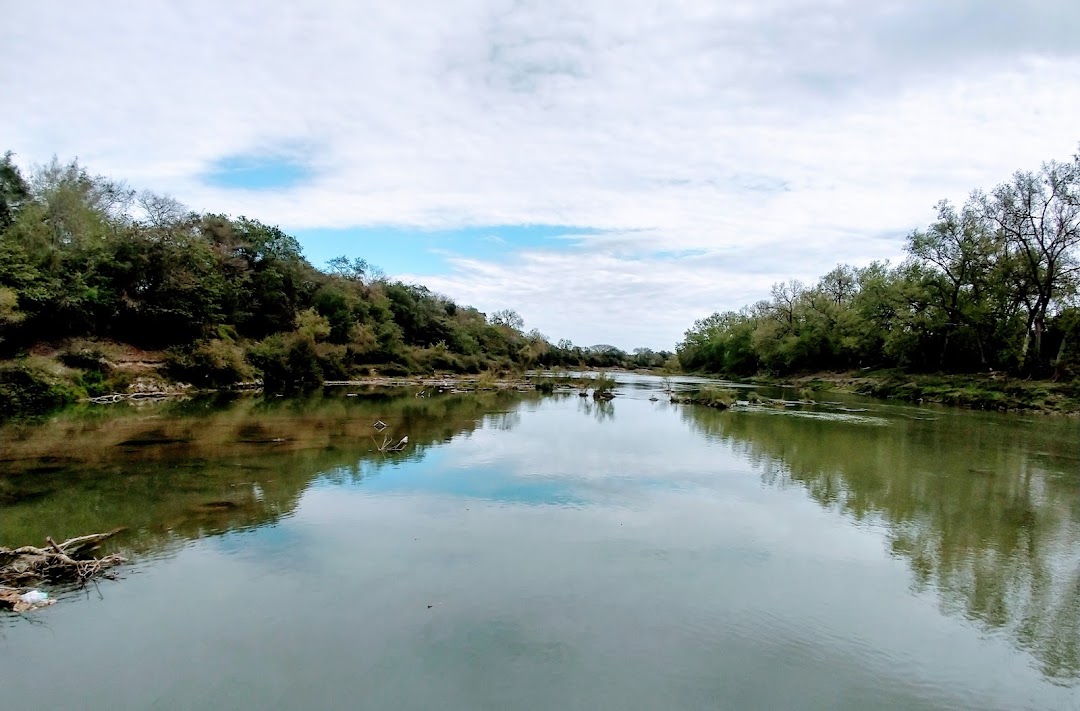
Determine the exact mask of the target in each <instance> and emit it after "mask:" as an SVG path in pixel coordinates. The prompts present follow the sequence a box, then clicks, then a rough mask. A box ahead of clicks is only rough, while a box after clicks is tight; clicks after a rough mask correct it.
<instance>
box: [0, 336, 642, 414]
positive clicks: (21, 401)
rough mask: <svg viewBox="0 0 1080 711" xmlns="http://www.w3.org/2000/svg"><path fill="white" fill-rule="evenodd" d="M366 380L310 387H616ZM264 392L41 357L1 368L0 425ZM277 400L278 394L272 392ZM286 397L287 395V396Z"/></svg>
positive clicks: (599, 379)
mask: <svg viewBox="0 0 1080 711" xmlns="http://www.w3.org/2000/svg"><path fill="white" fill-rule="evenodd" d="M362 370H364V371H366V373H367V374H364V375H356V376H354V377H351V378H348V379H340V380H331V379H325V380H322V379H319V380H312V382H311V383H309V384H308V387H305V388H303V389H297V390H295V391H293V390H290V391H285V392H300V391H301V390H312V389H317V388H319V387H334V386H346V387H366V388H393V387H411V388H418V389H419V391H420V392H418V393H417V395H418V396H423V395H424V394H425V393H435V392H471V391H478V390H488V391H490V390H511V389H514V390H523V391H527V390H541V391H543V392H552V391H554V390H555V389H556V388H558V387H563V388H568V389H593V390H594V391H597V390H598V391H599V392H600V394H601V395H607V394H608V393H610V390H611V389H612V388H613V387H614V381H613V380H611V379H610V378H607V377H606V376H603V375H602V374H601V375H599V376H597V375H590V374H589V371H586V370H562V369H559V370H556V371H554V372H551V373H549V374H547V375H545V376H537V375H536V374H535V373H533V374H530V373H529V372H526V371H524V370H515V369H502V370H495V369H488V370H484V371H482V372H479V373H460V372H453V371H435V372H431V371H429V372H428V373H426V374H422V375H421V374H400V373H398V372H396V371H397V370H398V369H397V368H395V367H392V366H391V367H388V368H386V370H388V371H390V373H385V374H384V373H382V372H380V371H381V370H382V369H380V368H378V367H377V366H371V367H368V368H364V369H362ZM626 372H630V371H626ZM263 389H264V383H263V381H262V380H258V379H255V380H243V381H237V382H230V383H222V384H217V385H213V386H207V385H199V384H193V383H191V382H187V381H184V380H181V379H178V378H176V377H174V373H173V371H172V370H171V369H170V368H169V364H168V361H167V359H166V357H165V356H164V354H162V353H154V352H147V351H137V350H135V349H131V348H130V347H120V346H115V347H114V348H113V352H112V353H110V354H109V356H108V357H105V356H102V355H100V354H97V353H95V354H93V355H92V356H88V357H86V358H83V359H81V360H80V359H78V358H72V357H70V354H69V353H65V352H63V351H57V350H55V349H54V350H52V351H51V352H49V351H44V350H40V351H39V352H37V353H34V354H32V355H31V356H29V357H27V358H22V359H18V360H11V361H3V362H0V420H2V419H5V418H14V417H22V416H33V415H42V414H45V413H48V412H51V411H53V410H56V409H58V408H60V407H63V406H65V405H70V404H74V403H78V402H89V403H95V404H109V403H114V402H121V401H126V400H154V399H166V398H176V397H188V396H192V395H197V394H206V393H215V392H250V391H261V390H263ZM272 391H273V392H275V393H277V392H278V391H277V390H272ZM283 394H284V393H283Z"/></svg>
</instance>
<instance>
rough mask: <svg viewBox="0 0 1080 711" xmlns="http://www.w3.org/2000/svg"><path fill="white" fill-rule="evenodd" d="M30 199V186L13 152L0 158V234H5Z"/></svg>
mask: <svg viewBox="0 0 1080 711" xmlns="http://www.w3.org/2000/svg"><path fill="white" fill-rule="evenodd" d="M29 197H30V186H29V185H28V184H27V182H26V180H24V179H23V176H22V173H21V172H20V171H19V166H17V165H15V154H14V153H12V152H11V151H8V152H6V153H4V157H3V158H0V232H3V231H4V230H5V229H7V228H8V226H10V225H11V223H12V222H14V221H15V218H16V216H18V214H19V209H20V208H21V207H22V206H23V204H24V203H25V202H26V200H27V199H28V198H29Z"/></svg>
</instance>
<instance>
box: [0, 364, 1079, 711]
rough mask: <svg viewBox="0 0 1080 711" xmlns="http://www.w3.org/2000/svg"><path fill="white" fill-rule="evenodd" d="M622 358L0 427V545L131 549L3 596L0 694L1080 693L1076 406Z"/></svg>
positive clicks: (17, 700) (176, 700)
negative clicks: (108, 534) (714, 399)
mask: <svg viewBox="0 0 1080 711" xmlns="http://www.w3.org/2000/svg"><path fill="white" fill-rule="evenodd" d="M618 380H619V384H618V387H617V388H616V393H617V397H616V398H615V399H614V400H612V401H610V402H597V401H594V400H593V399H592V398H581V397H578V396H577V394H576V393H574V392H556V393H555V394H554V395H547V396H544V395H540V394H538V393H516V392H504V393H480V394H452V393H444V394H436V393H433V392H431V391H428V392H427V393H426V396H425V397H418V396H417V394H416V391H415V390H413V391H374V390H365V389H362V388H355V389H353V391H350V390H349V389H347V388H334V389H328V390H327V392H326V393H324V394H322V395H319V396H314V397H310V398H304V399H287V398H283V399H278V398H271V399H265V400H264V399H261V398H257V397H238V398H233V399H230V398H223V397H222V398H208V399H196V400H190V401H185V402H171V403H149V404H142V405H134V406H129V405H124V404H120V405H113V406H97V407H91V406H87V407H77V408H72V409H69V410H66V411H63V412H61V413H59V414H57V415H55V416H52V417H50V418H48V419H47V420H45V421H41V422H33V423H20V424H9V425H7V426H4V427H2V428H0V545H8V546H17V545H24V544H41V543H42V542H43V541H44V538H45V536H52V537H54V538H56V539H60V538H62V537H69V536H76V535H81V534H85V533H92V532H99V531H105V530H109V529H112V528H114V527H118V526H124V527H126V528H127V531H126V532H125V533H123V534H121V535H120V536H118V537H117V538H116V539H114V540H113V541H112V542H110V543H109V544H108V548H107V550H109V551H117V552H123V553H125V554H126V555H128V557H130V558H131V560H132V562H131V564H130V565H128V566H125V567H124V568H121V569H120V570H119V574H120V578H119V579H118V580H115V581H101V582H99V583H98V584H97V585H92V586H90V587H89V588H87V589H85V590H75V591H53V593H54V595H58V597H59V603H58V604H56V605H54V606H52V607H50V608H46V609H43V610H40V611H36V612H34V613H30V614H27V615H24V616H15V615H11V614H8V615H6V616H0V699H2V700H3V702H4V705H5V706H6V707H8V708H12V709H30V708H37V709H75V708H88V709H103V708H109V709H298V708H310V709H322V708H341V709H395V710H398V709H435V708H438V709H560V710H567V709H619V710H625V709H704V708H718V709H865V708H876V709H1010V710H1012V709H1066V710H1071V711H1075V710H1076V709H1080V421H1078V420H1076V419H1068V418H1050V417H1026V416H1021V415H1005V414H998V413H982V412H971V411H964V410H957V409H948V408H941V407H916V406H912V405H906V404H894V403H891V402H881V401H872V400H866V399H862V398H858V397H856V396H847V395H843V396H842V395H834V394H829V393H826V394H824V395H823V396H822V397H823V399H828V400H830V401H831V402H830V403H821V404H815V405H801V406H792V407H771V406H751V407H743V408H737V409H733V410H728V411H718V410H713V409H708V408H703V407H698V406H692V405H673V404H671V403H670V402H669V400H670V396H669V394H668V393H667V392H665V390H667V389H668V388H673V389H676V390H678V389H685V388H689V387H693V386H695V385H696V381H695V379H692V378H676V379H675V380H674V381H665V380H662V379H660V378H655V377H649V376H639V375H629V374H623V375H620V376H618ZM757 390H758V392H760V393H761V394H762V395H767V396H773V397H783V396H787V397H791V394H790V393H783V392H780V391H773V390H768V389H763V388H758V389H757ZM378 421H381V422H382V423H384V424H385V425H386V429H385V430H384V431H382V432H377V431H376V428H375V427H373V425H374V424H375V423H376V422H378ZM406 435H407V436H408V438H409V439H408V443H407V444H406V445H405V447H404V449H402V450H401V451H398V452H389V451H383V452H380V451H378V445H381V444H382V443H383V442H384V441H386V440H389V441H392V442H396V441H398V440H400V438H401V437H403V436H406Z"/></svg>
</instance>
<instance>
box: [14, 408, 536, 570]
mask: <svg viewBox="0 0 1080 711" xmlns="http://www.w3.org/2000/svg"><path fill="white" fill-rule="evenodd" d="M535 399H536V397H535V396H534V395H524V394H508V393H486V394H479V395H450V394H448V395H443V396H440V397H436V398H418V397H416V396H415V393H413V392H405V393H384V392H379V393H368V394H366V395H365V396H364V397H362V398H361V397H348V393H344V392H336V393H334V392H331V393H329V394H328V395H327V396H325V397H318V396H316V397H312V398H307V399H296V400H287V399H269V400H263V399H259V398H253V397H247V398H240V399H234V400H231V401H225V402H222V401H221V400H195V401H189V402H178V403H168V404H159V405H157V406H154V407H149V408H128V407H123V406H121V407H120V408H115V409H109V410H106V409H105V408H97V409H90V410H74V411H68V412H65V413H64V414H62V415H60V416H58V417H55V418H53V419H52V420H50V421H48V422H45V423H28V424H21V425H9V426H7V427H5V428H3V429H0V442H2V443H3V452H4V455H3V460H2V461H0V545H10V546H17V545H24V544H29V543H34V544H37V543H40V542H41V541H43V540H44V539H45V537H46V536H53V537H54V538H57V539H61V538H66V537H70V536H76V535H82V534H84V533H86V532H88V531H103V530H111V529H112V528H116V527H120V526H123V527H126V528H128V529H129V532H128V534H127V535H125V536H124V537H123V538H121V539H119V540H118V541H117V544H116V545H118V546H123V547H124V548H126V549H129V550H134V551H151V550H154V549H158V548H162V547H169V546H171V545H172V544H174V543H175V542H176V539H178V538H179V539H181V540H182V539H196V538H200V537H203V536H206V535H211V534H217V533H222V532H225V531H229V530H234V529H243V528H250V527H255V526H261V525H264V524H267V523H270V522H273V521H275V520H277V519H279V518H280V517H282V516H285V515H288V514H289V513H290V512H291V511H293V510H294V509H295V508H296V506H297V504H298V503H299V501H300V498H301V496H302V494H303V492H304V491H305V490H306V489H307V488H308V487H309V486H310V485H311V483H312V481H313V480H314V479H315V478H316V477H319V476H320V475H324V474H326V475H327V476H330V477H332V478H333V479H334V480H336V481H345V480H348V481H352V482H357V481H360V480H361V479H363V478H364V477H365V476H367V475H369V474H370V473H371V472H372V471H374V470H376V469H377V468H379V467H381V466H384V465H386V464H387V463H392V462H409V461H414V462H415V461H421V460H423V459H424V457H425V455H426V453H427V452H428V450H429V449H430V448H431V447H433V446H437V445H439V444H441V443H446V442H449V441H451V440H452V439H454V438H455V437H459V436H465V437H467V436H469V435H470V434H471V433H472V432H474V431H476V430H477V429H480V428H484V427H489V428H494V429H501V430H508V429H510V428H512V427H514V426H515V425H516V424H517V423H518V422H519V418H520V412H519V411H518V408H520V407H523V406H525V405H527V403H529V402H530V401H533V400H535ZM379 420H381V421H382V422H383V423H385V425H386V428H385V430H381V431H379V430H376V429H375V428H374V427H373V424H374V423H375V422H377V421H379ZM406 434H407V435H408V437H409V446H408V447H407V448H406V449H404V450H403V451H399V452H379V451H378V444H379V443H380V442H381V441H382V439H383V437H384V436H389V437H393V439H394V441H397V440H398V439H400V437H401V436H404V435H406ZM58 453H63V454H58Z"/></svg>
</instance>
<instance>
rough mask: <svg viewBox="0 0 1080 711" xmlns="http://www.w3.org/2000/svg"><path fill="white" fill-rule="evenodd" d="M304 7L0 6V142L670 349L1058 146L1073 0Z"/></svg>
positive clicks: (1066, 140)
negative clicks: (722, 313) (783, 284)
mask: <svg viewBox="0 0 1080 711" xmlns="http://www.w3.org/2000/svg"><path fill="white" fill-rule="evenodd" d="M316 5H317V6H318V7H317V9H306V8H302V7H301V3H284V2H278V1H271V0H261V1H259V2H248V1H246V0H243V1H241V0H230V1H229V2H206V1H203V0H185V1H184V2H173V3H169V2H161V1H159V0H141V1H139V2H134V1H132V2H115V1H110V0H99V1H98V2H94V3H72V2H67V1H65V0H35V1H34V2H19V1H18V0H0V7H2V11H3V16H4V21H3V23H2V24H0V46H3V47H4V59H5V61H4V64H3V67H2V69H0V99H2V101H3V105H4V110H3V111H0V150H3V149H11V150H14V151H15V152H16V153H17V154H18V155H17V160H18V161H19V162H20V164H22V165H24V166H30V165H32V164H34V163H40V162H43V161H45V160H47V159H48V158H50V157H51V156H52V155H54V154H56V155H58V156H59V157H60V158H61V159H69V158H73V157H78V158H79V159H80V160H81V161H82V162H83V163H84V164H85V165H87V166H88V167H89V168H90V169H91V171H92V172H96V173H103V174H107V175H110V176H113V177H117V178H124V179H126V180H127V181H128V182H129V183H131V184H132V185H133V186H134V187H138V188H150V189H153V190H156V191H159V192H166V193H169V194H171V195H173V196H174V197H176V198H178V199H180V200H181V201H183V202H184V203H186V204H188V205H190V206H191V207H193V208H195V209H198V210H212V211H215V212H226V213H230V214H234V215H241V214H244V215H248V216H252V217H257V218H259V219H261V220H263V221H265V222H271V223H276V224H280V225H281V226H282V227H283V228H285V229H287V230H288V231H290V232H291V233H293V234H296V235H297V236H298V237H299V238H300V239H301V242H302V244H303V245H304V247H305V252H306V253H307V255H308V256H309V258H310V259H311V261H312V262H313V263H315V264H316V265H322V264H323V263H325V261H326V260H327V259H328V258H330V257H332V256H335V255H338V254H347V255H350V256H361V257H365V258H367V259H368V260H369V261H372V262H374V263H376V264H380V265H381V266H382V267H383V268H384V269H385V270H386V271H387V273H388V274H390V275H391V276H397V277H401V278H404V279H407V280H412V281H418V282H421V283H424V284H427V285H428V286H430V287H431V288H432V289H434V290H436V291H439V292H442V293H445V294H447V295H449V296H452V297H453V298H455V299H457V300H459V301H461V302H464V303H470V304H473V305H475V306H477V307H479V308H480V309H482V310H486V311H492V310H495V309H498V308H503V307H510V308H514V309H516V310H518V311H519V312H520V313H521V314H522V316H523V317H524V318H525V321H526V325H527V326H528V327H537V328H539V329H540V330H541V331H543V332H544V333H546V334H547V335H549V336H550V337H552V338H556V339H557V338H564V337H567V338H571V339H572V340H574V342H576V343H580V344H586V345H587V344H591V343H599V342H606V343H614V344H616V345H619V346H622V347H626V348H629V347H633V346H637V345H648V346H652V347H655V348H662V347H668V348H670V347H672V346H673V345H674V343H675V342H676V341H677V340H678V339H679V338H680V336H681V334H682V332H683V331H684V330H685V329H686V327H687V326H689V325H690V323H691V322H692V321H693V320H694V319H696V318H699V317H701V316H705V315H707V314H709V313H711V312H712V311H715V310H723V309H728V308H737V307H739V306H741V305H742V304H744V303H748V302H752V301H755V300H757V299H759V298H763V297H765V296H766V295H767V293H768V288H769V286H770V284H771V283H773V282H774V281H778V280H781V279H786V278H789V277H795V278H800V279H803V280H804V281H813V280H814V279H815V278H816V277H817V276H818V275H820V274H822V273H824V272H825V271H827V270H828V269H830V268H831V267H832V266H833V265H835V264H836V263H837V262H841V261H843V262H849V263H854V264H865V263H867V262H869V261H870V260H872V259H875V258H883V259H884V258H893V259H895V258H897V257H898V256H900V255H901V254H902V245H903V238H904V235H905V234H906V233H907V232H909V231H910V230H911V229H912V228H913V227H915V226H918V225H921V224H925V223H926V222H927V221H928V220H929V219H930V218H931V217H932V215H933V205H934V203H935V202H936V201H937V200H938V199H940V198H945V197H948V198H952V199H954V200H957V201H962V200H963V199H964V197H965V195H966V194H967V193H968V192H969V191H970V190H971V189H972V188H975V187H986V188H989V187H992V186H993V185H994V184H995V183H997V182H999V181H1001V180H1003V179H1005V178H1006V177H1008V175H1009V174H1010V173H1011V172H1012V171H1013V170H1015V169H1017V168H1034V167H1037V166H1038V165H1039V163H1040V162H1041V161H1043V160H1047V159H1051V158H1058V159H1067V158H1069V157H1070V156H1071V155H1072V154H1073V153H1074V152H1075V151H1076V148H1077V145H1078V142H1080V124H1078V123H1077V117H1078V116H1080V42H1078V41H1077V39H1076V38H1077V37H1078V36H1080V3H1077V2H1075V0H1025V2H1017V1H1016V0H1008V1H999V0H903V1H899V0H896V1H894V0H873V1H870V0H753V1H752V2H743V0H713V1H712V2H703V1H702V2H698V1H695V0H668V1H666V2H658V1H656V0H650V1H648V2H646V1H645V0H593V1H590V0H565V1H564V0H546V1H542V2H541V1H531V0H516V1H515V0H401V1H400V2H389V1H386V2H371V1H367V2H358V1H352V2H321V3H311V6H312V7H313V8H314V7H315V6H316Z"/></svg>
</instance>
